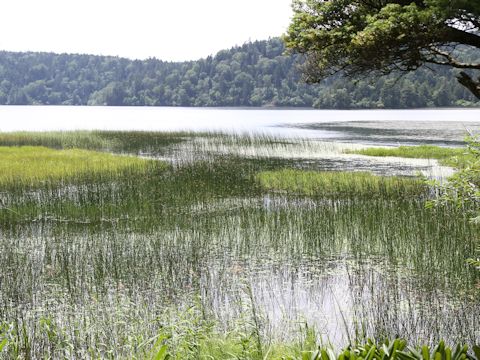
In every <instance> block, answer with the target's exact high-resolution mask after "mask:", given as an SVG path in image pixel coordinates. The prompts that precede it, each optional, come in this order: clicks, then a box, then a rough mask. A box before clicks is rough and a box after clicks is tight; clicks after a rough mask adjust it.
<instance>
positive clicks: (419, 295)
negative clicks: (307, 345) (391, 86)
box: [0, 107, 480, 358]
mask: <svg viewBox="0 0 480 360" xmlns="http://www.w3.org/2000/svg"><path fill="white" fill-rule="evenodd" d="M75 129H81V130H92V129H101V130H158V131H178V130H186V131H192V132H203V131H219V132H228V133H248V134H252V135H260V134H270V135H273V136H279V137H285V138H289V139H288V141H283V139H281V140H282V141H276V139H274V140H273V141H270V140H272V139H267V140H268V141H265V138H262V137H261V136H260V137H258V138H247V141H245V138H241V137H225V136H220V135H218V136H206V135H203V134H199V135H195V136H185V137H182V141H180V142H178V143H177V142H172V143H169V144H167V145H162V144H160V145H158V146H159V147H161V149H160V150H161V151H158V149H155V146H156V145H154V144H155V139H154V138H150V141H151V144H152V146H151V147H150V146H146V148H141V149H139V151H138V154H141V155H142V156H145V157H157V158H163V159H166V160H170V161H174V162H175V161H176V160H177V161H178V162H179V163H181V164H180V165H181V166H179V167H178V168H174V169H172V171H171V172H168V173H167V174H168V175H167V176H164V174H163V172H158V173H151V174H149V176H146V177H145V178H141V179H138V178H137V177H127V176H125V178H122V179H121V180H118V181H114V182H109V181H103V180H101V179H100V178H99V179H98V183H97V182H92V183H86V184H83V185H75V186H64V187H60V188H58V187H56V186H50V185H48V184H45V187H44V188H41V189H38V190H36V191H32V190H31V189H29V188H28V187H27V188H25V189H24V188H22V186H20V185H19V187H18V189H17V190H11V191H6V190H5V191H0V204H1V205H2V206H1V207H0V210H2V211H0V247H1V248H2V251H1V252H0V268H1V269H4V270H3V271H2V272H0V305H1V307H2V311H3V312H0V316H1V317H0V320H5V321H7V322H12V321H14V320H18V319H19V318H20V317H21V319H22V321H23V326H25V327H26V328H27V332H28V334H29V336H30V337H31V339H34V340H33V342H34V343H35V344H36V345H37V346H38V349H37V350H36V351H38V352H39V353H40V352H41V349H40V345H41V344H43V343H42V341H46V340H45V335H44V334H43V333H42V332H41V329H40V328H39V327H38V323H39V321H41V320H42V319H51V320H52V322H53V323H54V324H56V326H58V328H59V329H62V330H61V332H62V334H64V335H62V336H65V338H69V339H72V340H71V341H72V343H75V344H77V343H78V344H80V345H76V346H77V347H78V349H80V350H78V351H79V353H78V354H79V355H78V358H82V356H81V355H82V354H84V353H81V351H83V350H84V348H87V347H88V346H93V348H103V347H104V348H105V351H107V350H109V349H110V350H111V351H112V354H117V355H118V354H123V355H124V356H125V357H126V358H128V356H127V355H125V354H130V353H129V352H128V351H129V350H128V349H130V348H129V346H130V347H131V348H135V347H136V346H138V344H137V343H135V341H134V340H135V339H140V338H141V336H147V337H152V336H157V335H158V334H159V331H161V329H162V328H164V327H165V328H166V329H168V328H169V326H173V327H175V326H177V325H178V329H179V330H178V331H181V326H182V324H183V323H184V322H187V323H188V321H193V322H194V320H188V316H189V315H188V314H191V312H192V311H191V310H189V309H191V308H192V304H193V308H194V309H195V308H198V309H201V310H202V312H203V313H202V315H203V316H204V315H208V317H209V318H213V319H214V320H215V323H216V324H217V325H218V326H219V328H220V330H225V331H231V330H232V329H241V331H243V332H245V333H252V331H253V330H252V323H253V322H254V320H255V319H254V317H255V318H256V317H257V316H258V318H259V320H260V321H259V323H260V325H259V327H260V332H261V334H262V336H263V337H264V338H265V339H267V340H268V339H274V340H275V339H278V340H280V341H282V340H285V341H291V340H296V339H299V338H302V336H303V335H304V332H305V329H306V327H307V325H308V326H309V327H311V328H315V330H316V331H317V333H316V334H317V336H318V337H319V339H321V340H322V341H324V342H325V343H328V342H330V343H332V344H334V345H335V346H337V347H340V346H344V345H345V344H347V343H348V341H349V340H350V337H352V336H355V337H358V338H362V336H365V337H368V336H371V337H377V338H381V337H383V336H389V337H393V336H396V335H400V336H402V337H404V338H406V339H407V340H409V341H410V342H411V343H413V344H414V343H415V342H417V341H419V342H423V343H429V344H430V343H433V342H436V341H439V339H441V338H444V339H446V340H447V342H456V341H458V342H468V343H474V342H476V341H477V340H478V339H479V338H480V332H479V331H480V330H479V329H478V326H477V324H478V322H479V320H480V319H479V314H480V303H479V302H478V297H476V296H478V291H477V290H476V287H477V286H479V285H478V274H477V272H476V271H475V270H474V269H473V268H471V267H469V266H467V265H466V264H465V259H466V258H468V257H470V256H472V255H473V254H474V253H475V252H474V251H475V246H476V239H477V238H478V227H476V226H474V225H472V224H471V223H469V222H468V219H467V217H465V214H464V213H462V211H461V210H455V209H453V210H451V209H447V208H439V209H426V208H425V199H423V198H422V199H417V198H414V199H410V198H408V197H407V198H402V199H391V198H388V197H387V198H382V197H381V196H377V197H375V196H372V198H357V197H354V196H353V197H349V196H347V195H345V197H344V198H342V197H339V198H338V199H337V198H333V199H329V198H325V199H324V198H315V197H312V198H309V197H305V196H297V195H295V194H286V193H283V192H272V193H269V192H268V193H267V192H263V191H259V190H258V189H257V187H256V186H253V185H252V183H251V181H252V180H251V179H252V177H254V176H255V175H256V174H257V172H256V171H257V170H255V169H256V167H259V168H262V169H263V168H265V169H270V168H274V169H277V168H282V167H283V166H288V167H293V168H302V169H309V170H349V171H358V170H362V171H363V170H365V171H372V172H374V173H377V174H387V175H407V176H411V175H416V174H417V173H418V172H422V173H423V174H424V175H426V176H431V177H437V178H442V177H443V178H444V177H445V176H446V175H449V174H451V172H448V171H447V170H446V169H445V168H443V167H439V166H438V164H437V162H436V161H430V160H424V159H399V158H369V157H365V156H361V155H351V154H345V153H344V152H343V150H344V149H345V148H347V149H348V148H360V147H365V146H370V145H371V144H374V145H379V144H381V145H398V144H419V143H432V144H440V145H459V144H461V142H462V139H463V137H464V136H465V134H467V133H468V132H469V131H471V132H477V131H479V130H480V110H407V111H396V110H385V111H383V110H381V111H317V110H257V109H254V110H252V109H241V110H239V109H193V108H123V107H122V108H115V107H0V130H1V131H18V130H25V131H31V130H42V131H47V130H75ZM136 135H138V134H136ZM124 136H126V135H124ZM149 136H152V135H151V134H150V135H149ZM301 138H306V140H302V139H301ZM127 139H129V141H130V139H131V138H127ZM145 143H147V141H146V140H145ZM146 145H150V143H149V144H146ZM152 149H153V150H152ZM164 150H165V151H164ZM219 155H220V156H219ZM185 159H187V160H191V161H185ZM197 160H202V161H197ZM203 160H207V161H203ZM181 161H184V162H181ZM252 166H255V168H252ZM252 169H253V170H252ZM450 170H451V169H450ZM170 308H173V309H174V311H173V314H170V313H169V311H170ZM19 314H20V315H19ZM186 314H187V315H188V316H187V315H186ZM169 316H170V317H169ZM184 317H186V318H187V320H188V321H187V320H185V321H183V320H182V319H184ZM195 321H196V320H195ZM255 321H256V320H255ZM172 324H173V325H172ZM39 329H40V330H39ZM257 330H258V327H257ZM125 334H129V335H128V336H129V339H133V340H128V341H131V343H128V341H127V340H119V339H124V337H125ZM145 334H146V335H145ZM42 339H43V340H42ZM84 339H96V340H92V343H85V341H84ZM95 341H96V342H95ZM119 342H126V345H124V346H123V347H119V346H118V344H119ZM38 344H40V345H38ZM92 344H93V345H92ZM99 344H102V345H101V346H99ZM76 351H77V350H76ZM105 354H106V353H105ZM97 357H101V356H100V355H99V356H97Z"/></svg>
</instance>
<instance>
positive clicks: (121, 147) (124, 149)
mask: <svg viewBox="0 0 480 360" xmlns="http://www.w3.org/2000/svg"><path fill="white" fill-rule="evenodd" d="M191 136H192V134H191V133H182V132H177V133H161V132H153V131H128V132H127V131H98V130H97V131H45V132H28V131H19V132H8V133H6V132H4V133H1V132H0V146H45V147H49V148H52V149H85V150H97V151H108V152H119V153H132V154H137V153H140V152H152V153H161V152H162V151H163V150H164V149H165V148H166V147H168V146H170V145H173V144H178V143H181V142H182V141H185V139H188V138H190V137H191Z"/></svg>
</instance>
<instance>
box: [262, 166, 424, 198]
mask: <svg viewBox="0 0 480 360" xmlns="http://www.w3.org/2000/svg"><path fill="white" fill-rule="evenodd" d="M257 180H258V182H259V183H260V186H261V187H262V188H264V189H266V190H269V191H283V192H286V193H293V194H298V195H307V196H317V197H329V198H331V197H333V198H345V197H346V198H348V197H363V198H365V197H368V198H375V197H379V196H380V197H394V196H395V197H401V198H408V197H410V198H411V197H418V196H421V195H425V194H426V191H427V186H426V185H425V183H424V182H423V181H422V180H420V179H412V178H401V177H381V176H375V175H372V174H371V173H366V172H345V171H341V172H340V171H328V172H327V171H319V172H317V171H302V170H295V169H284V170H279V171H265V172H261V173H259V174H258V175H257Z"/></svg>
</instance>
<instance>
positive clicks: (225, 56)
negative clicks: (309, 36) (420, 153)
mask: <svg viewBox="0 0 480 360" xmlns="http://www.w3.org/2000/svg"><path fill="white" fill-rule="evenodd" d="M300 63H301V58H300V57H299V56H298V55H287V54H285V49H284V45H283V42H282V41H281V40H280V39H278V38H274V39H270V40H268V41H257V42H253V43H247V44H244V45H242V46H239V47H234V48H232V49H230V50H223V51H220V52H219V53H218V54H216V55H215V56H209V57H207V58H205V59H201V60H198V61H189V62H180V63H173V62H165V61H160V60H157V59H148V60H129V59H124V58H119V57H107V56H93V55H71V54H61V55H58V54H52V53H14V52H0V104H6V105H27V104H44V105H117V106H119V105H130V106H142V105H147V106H291V107H312V106H313V107H317V108H329V109H339V108H410V107H435V106H437V107H449V106H478V105H480V103H479V102H477V101H476V100H475V98H474V97H473V96H472V95H471V94H470V93H469V92H468V91H467V90H466V89H465V88H463V87H462V86H461V85H459V84H458V83H457V82H456V79H455V76H454V74H455V72H454V70H450V69H449V68H446V67H445V68H436V69H434V70H435V71H432V70H429V69H421V70H418V71H416V72H414V73H410V74H407V75H405V76H402V77H399V76H389V77H383V78H378V79H356V80H347V79H344V78H341V77H340V76H338V77H335V78H331V79H329V80H326V81H324V82H323V83H321V84H318V85H307V84H305V83H303V82H302V81H301V80H300V71H299V64H300Z"/></svg>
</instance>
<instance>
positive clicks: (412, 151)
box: [346, 145, 470, 167]
mask: <svg viewBox="0 0 480 360" xmlns="http://www.w3.org/2000/svg"><path fill="white" fill-rule="evenodd" d="M346 153H348V154H358V155H366V156H380V157H385V156H395V157H403V158H415V159H436V160H440V163H441V164H443V165H447V166H455V167H461V166H462V164H464V163H466V162H467V161H468V160H469V159H470V156H468V154H467V152H466V150H465V149H464V148H449V147H440V146H434V145H420V146H399V147H395V148H366V149H360V150H348V151H346Z"/></svg>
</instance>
